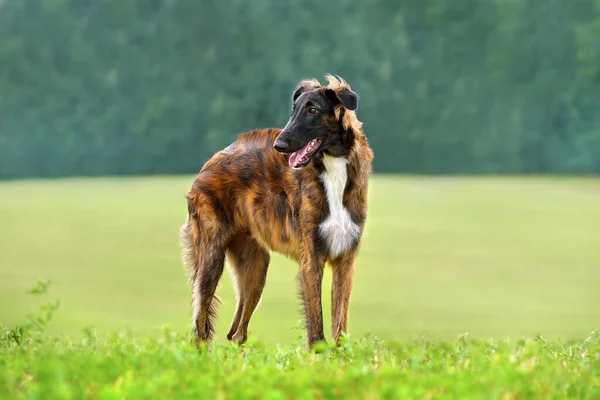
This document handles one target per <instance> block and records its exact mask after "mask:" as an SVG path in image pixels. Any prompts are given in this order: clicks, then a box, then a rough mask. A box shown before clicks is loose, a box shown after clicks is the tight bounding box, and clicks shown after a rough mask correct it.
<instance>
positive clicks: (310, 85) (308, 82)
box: [292, 79, 321, 103]
mask: <svg viewBox="0 0 600 400" xmlns="http://www.w3.org/2000/svg"><path fill="white" fill-rule="evenodd" d="M320 86H321V84H319V82H318V81H317V80H316V79H305V80H303V81H300V83H298V86H296V89H294V94H292V103H295V102H296V100H298V97H300V96H301V95H302V93H304V92H306V91H307V90H309V89H315V88H318V87H320Z"/></svg>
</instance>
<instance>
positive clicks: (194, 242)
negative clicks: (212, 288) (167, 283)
mask: <svg viewBox="0 0 600 400" xmlns="http://www.w3.org/2000/svg"><path fill="white" fill-rule="evenodd" d="M195 226H197V225H196V221H193V217H191V216H188V217H187V219H186V220H185V223H184V224H183V225H182V226H181V228H180V229H179V244H180V247H181V260H182V262H183V269H184V270H185V272H186V274H187V276H188V279H189V282H193V280H194V278H195V277H196V269H197V265H198V257H199V254H198V236H197V234H198V229H194V227H195Z"/></svg>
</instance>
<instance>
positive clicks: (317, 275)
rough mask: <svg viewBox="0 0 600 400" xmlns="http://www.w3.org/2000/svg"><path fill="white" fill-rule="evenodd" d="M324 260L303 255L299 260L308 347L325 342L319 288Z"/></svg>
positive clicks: (310, 255) (311, 255)
mask: <svg viewBox="0 0 600 400" xmlns="http://www.w3.org/2000/svg"><path fill="white" fill-rule="evenodd" d="M324 265H325V258H324V257H318V256H315V255H313V254H305V255H303V257H302V258H301V260H300V287H301V290H302V293H301V297H302V302H303V305H304V315H305V318H306V335H307V340H308V347H309V348H310V349H312V348H313V346H314V344H316V343H317V342H320V341H325V333H324V332H323V307H322V304H321V286H322V281H323V267H324Z"/></svg>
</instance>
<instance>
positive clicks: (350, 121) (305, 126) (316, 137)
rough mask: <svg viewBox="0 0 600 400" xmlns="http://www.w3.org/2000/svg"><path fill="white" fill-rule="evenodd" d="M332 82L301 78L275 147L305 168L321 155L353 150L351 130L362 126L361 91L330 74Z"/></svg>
mask: <svg viewBox="0 0 600 400" xmlns="http://www.w3.org/2000/svg"><path fill="white" fill-rule="evenodd" d="M327 80H328V81H329V84H328V85H327V86H321V84H320V83H319V82H318V81H317V80H315V79H313V80H305V81H301V82H300V83H299V84H298V86H297V87H296V89H295V90H294V93H293V95H292V104H293V107H292V114H291V116H290V119H289V120H288V122H287V124H286V125H285V127H284V128H283V130H282V131H281V133H280V134H279V136H278V137H277V139H276V140H275V143H274V144H273V147H274V148H275V150H277V151H278V152H280V153H285V154H289V155H290V157H289V161H288V162H289V164H290V166H291V167H292V168H296V169H299V168H303V167H305V166H306V165H308V164H309V163H310V161H311V160H312V159H313V158H315V157H316V156H318V155H321V154H323V153H328V154H331V155H333V156H344V155H346V154H347V153H348V151H349V146H350V145H351V139H350V137H349V131H351V130H352V129H356V128H360V122H358V120H357V119H356V115H355V113H354V111H355V110H356V109H357V108H358V99H359V97H358V95H357V94H356V93H355V92H353V91H352V89H351V88H350V85H348V84H347V83H346V82H345V81H344V80H343V79H341V78H335V77H333V76H331V75H327Z"/></svg>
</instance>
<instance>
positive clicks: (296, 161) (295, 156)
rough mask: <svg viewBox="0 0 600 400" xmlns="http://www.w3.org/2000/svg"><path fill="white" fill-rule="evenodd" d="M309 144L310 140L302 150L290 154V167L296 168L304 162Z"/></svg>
mask: <svg viewBox="0 0 600 400" xmlns="http://www.w3.org/2000/svg"><path fill="white" fill-rule="evenodd" d="M309 144H310V142H308V143H306V146H304V147H303V148H301V149H300V150H298V151H296V152H294V153H292V154H291V155H290V158H289V160H288V163H289V164H290V167H292V168H296V167H297V166H298V165H300V164H301V163H302V161H303V160H302V158H304V156H305V155H306V152H307V151H308V145H309Z"/></svg>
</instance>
